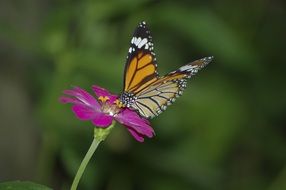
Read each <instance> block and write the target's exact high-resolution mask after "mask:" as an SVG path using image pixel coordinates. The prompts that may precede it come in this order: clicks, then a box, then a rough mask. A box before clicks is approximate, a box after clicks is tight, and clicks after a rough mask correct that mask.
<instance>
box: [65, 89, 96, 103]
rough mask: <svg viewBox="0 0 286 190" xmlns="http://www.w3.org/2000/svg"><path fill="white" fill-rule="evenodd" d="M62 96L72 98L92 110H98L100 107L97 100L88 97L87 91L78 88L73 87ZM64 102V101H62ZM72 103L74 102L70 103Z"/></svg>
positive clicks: (90, 96)
mask: <svg viewBox="0 0 286 190" xmlns="http://www.w3.org/2000/svg"><path fill="white" fill-rule="evenodd" d="M64 94H66V95H70V96H74V97H75V98H76V99H77V100H78V101H80V102H81V103H82V104H84V105H86V106H90V107H93V108H99V107H100V105H99V103H98V102H97V100H96V99H95V98H94V97H93V96H92V95H90V94H89V93H88V92H87V91H85V90H83V89H81V88H80V87H74V88H73V89H72V90H65V91H64ZM64 100H65V99H64ZM70 103H74V102H70Z"/></svg>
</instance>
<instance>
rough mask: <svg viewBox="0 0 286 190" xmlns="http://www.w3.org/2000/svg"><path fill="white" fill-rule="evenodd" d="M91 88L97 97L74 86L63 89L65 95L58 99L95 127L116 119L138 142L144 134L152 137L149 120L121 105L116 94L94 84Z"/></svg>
mask: <svg viewBox="0 0 286 190" xmlns="http://www.w3.org/2000/svg"><path fill="white" fill-rule="evenodd" d="M92 89H93V91H94V93H95V94H96V96H97V98H95V97H93V96H92V95H91V94H89V93H88V92H86V91H85V90H83V89H81V88H80V87H74V88H73V89H71V90H65V91H64V94H65V95H67V96H62V97H61V98H60V101H61V102H62V103H71V104H73V106H72V111H73V112H74V114H75V115H76V117H77V118H78V119H80V120H90V121H91V122H92V124H93V125H95V126H96V127H102V128H106V127H108V126H110V125H111V124H112V121H113V120H116V121H117V122H119V123H121V124H122V125H124V126H125V127H126V128H127V129H128V131H129V132H130V133H131V135H132V136H133V137H134V138H135V139H136V140H137V141H139V142H143V141H144V137H145V136H147V137H149V138H151V137H153V135H154V130H153V128H152V127H151V126H150V123H149V121H148V120H147V119H144V118H142V117H140V116H139V115H138V114H137V112H136V111H133V110H130V109H129V108H127V107H123V106H122V104H121V102H120V101H119V100H118V96H117V95H113V94H111V93H110V92H108V91H107V90H106V89H104V88H101V87H98V86H95V85H94V86H92Z"/></svg>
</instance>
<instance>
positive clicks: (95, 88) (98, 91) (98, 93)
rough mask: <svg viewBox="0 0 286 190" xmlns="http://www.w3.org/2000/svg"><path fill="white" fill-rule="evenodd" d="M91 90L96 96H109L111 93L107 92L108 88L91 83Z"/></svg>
mask: <svg viewBox="0 0 286 190" xmlns="http://www.w3.org/2000/svg"><path fill="white" fill-rule="evenodd" d="M92 90H93V91H94V93H95V94H96V96H97V97H100V96H103V97H104V96H110V95H111V94H110V93H109V92H108V90H106V89H104V88H101V87H99V86H96V85H92Z"/></svg>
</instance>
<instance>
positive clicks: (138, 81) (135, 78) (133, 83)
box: [123, 22, 158, 92]
mask: <svg viewBox="0 0 286 190" xmlns="http://www.w3.org/2000/svg"><path fill="white" fill-rule="evenodd" d="M153 49H154V48H153V42H152V37H151V36H150V30H149V29H148V28H147V26H146V23H145V22H141V23H140V24H139V25H138V27H137V28H136V30H135V32H134V35H133V37H132V39H131V44H130V48H129V52H128V56H127V62H126V66H125V72H124V88H123V91H124V92H136V90H137V88H140V87H141V86H142V85H145V86H146V85H148V84H149V83H151V82H152V81H154V80H156V78H157V77H158V73H157V64H156V57H155V53H154V51H153Z"/></svg>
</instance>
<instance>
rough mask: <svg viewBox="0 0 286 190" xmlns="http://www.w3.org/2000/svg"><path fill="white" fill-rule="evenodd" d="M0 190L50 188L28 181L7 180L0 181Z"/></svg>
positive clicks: (40, 189)
mask: <svg viewBox="0 0 286 190" xmlns="http://www.w3.org/2000/svg"><path fill="white" fill-rule="evenodd" d="M0 190H52V189H51V188H49V187H46V186H43V185H40V184H36V183H33V182H29V181H9V182H4V183H0Z"/></svg>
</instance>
